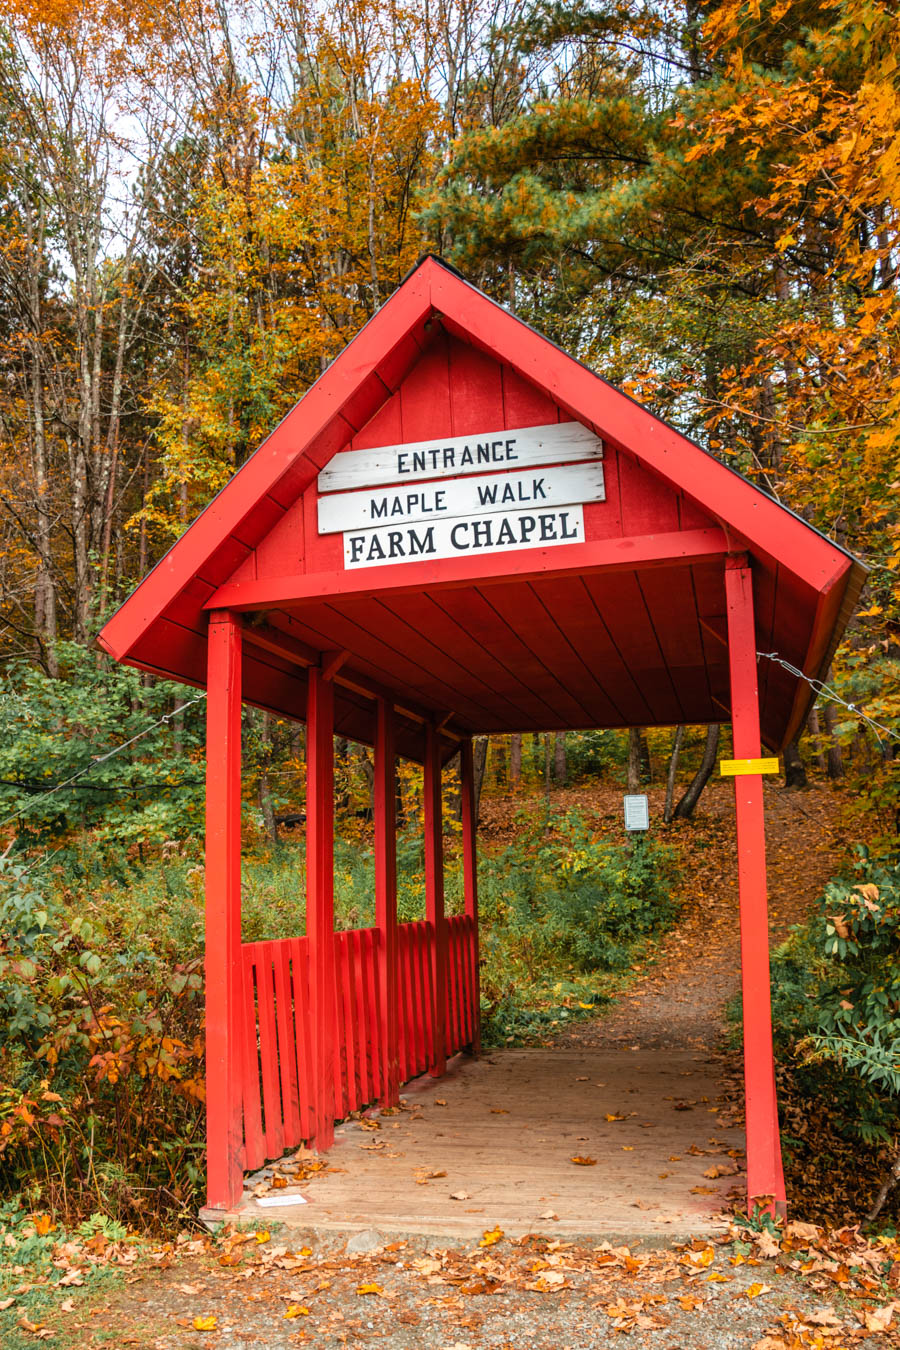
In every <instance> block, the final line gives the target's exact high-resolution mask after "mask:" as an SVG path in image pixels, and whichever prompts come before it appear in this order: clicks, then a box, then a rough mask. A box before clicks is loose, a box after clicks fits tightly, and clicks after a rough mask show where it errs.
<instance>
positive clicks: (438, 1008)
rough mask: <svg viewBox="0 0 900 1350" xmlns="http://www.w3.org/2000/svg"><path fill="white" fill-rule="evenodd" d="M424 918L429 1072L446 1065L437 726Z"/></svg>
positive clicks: (428, 768) (428, 756)
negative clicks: (428, 944) (428, 959)
mask: <svg viewBox="0 0 900 1350" xmlns="http://www.w3.org/2000/svg"><path fill="white" fill-rule="evenodd" d="M423 796H424V799H425V917H426V918H427V920H428V923H429V924H430V925H431V931H432V933H433V943H432V960H433V971H434V980H433V985H434V1009H433V1016H432V1023H431V1025H432V1034H433V1041H432V1045H433V1051H432V1059H431V1064H430V1065H429V1068H428V1072H429V1073H430V1074H431V1075H432V1077H434V1078H439V1077H440V1076H441V1074H442V1073H444V1071H445V1070H446V1068H447V920H446V918H445V917H444V827H443V816H442V807H443V802H442V800H441V745H440V737H439V735H438V732H437V728H436V727H435V726H434V725H433V723H431V722H428V723H427V724H426V726H425V771H424V791H423Z"/></svg>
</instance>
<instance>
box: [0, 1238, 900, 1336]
mask: <svg viewBox="0 0 900 1350" xmlns="http://www.w3.org/2000/svg"><path fill="white" fill-rule="evenodd" d="M40 1227H43V1230H44V1233H43V1239H44V1241H45V1242H49V1243H50V1244H51V1246H50V1251H51V1253H52V1257H51V1259H52V1266H51V1268H50V1270H49V1272H45V1273H44V1274H43V1275H42V1276H40V1277H39V1279H38V1282H41V1281H42V1282H44V1283H47V1282H49V1283H51V1284H52V1285H53V1286H54V1287H59V1288H60V1289H61V1292H62V1293H64V1294H65V1292H66V1291H67V1290H74V1291H76V1292H79V1291H81V1290H82V1287H83V1286H84V1283H85V1281H86V1280H87V1281H88V1282H89V1281H90V1279H91V1277H92V1274H95V1273H96V1272H98V1271H100V1270H103V1269H107V1270H108V1269H110V1268H113V1269H115V1270H118V1271H120V1272H121V1273H122V1275H123V1277H124V1278H125V1280H126V1284H125V1286H124V1288H123V1290H122V1292H121V1293H119V1294H117V1293H115V1292H114V1291H111V1288H110V1287H109V1286H106V1287H105V1288H104V1290H103V1292H102V1302H101V1303H100V1304H99V1305H97V1303H96V1302H95V1305H94V1307H93V1309H92V1311H90V1313H89V1315H88V1318H87V1321H84V1320H83V1319H84V1317H85V1314H86V1312H87V1308H86V1305H85V1304H84V1303H83V1302H76V1301H75V1300H73V1299H72V1298H71V1297H69V1296H68V1295H66V1296H65V1297H64V1298H62V1299H61V1300H60V1302H59V1304H58V1306H57V1307H56V1309H55V1311H54V1313H53V1315H52V1316H51V1317H48V1318H46V1320H44V1321H42V1322H38V1321H36V1320H33V1318H32V1317H30V1316H29V1315H28V1314H27V1312H25V1311H22V1309H23V1308H24V1307H25V1306H26V1304H27V1298H28V1295H29V1293H30V1292H31V1291H32V1290H33V1288H34V1287H35V1286H34V1280H33V1276H32V1277H31V1278H29V1277H28V1275H27V1273H26V1271H25V1269H24V1268H23V1267H21V1266H20V1267H19V1272H20V1277H22V1278H20V1280H19V1283H18V1284H17V1285H15V1286H13V1288H12V1291H11V1293H10V1295H9V1296H8V1297H7V1298H6V1299H4V1300H0V1315H4V1316H11V1315H12V1314H13V1313H16V1308H17V1307H18V1308H19V1311H18V1313H16V1321H15V1325H16V1326H17V1327H18V1328H20V1329H22V1330H24V1331H26V1332H28V1333H30V1334H31V1335H33V1336H34V1337H35V1338H36V1339H48V1340H50V1339H52V1338H53V1337H54V1336H56V1335H58V1334H60V1333H63V1334H67V1335H76V1334H77V1333H78V1330H79V1328H82V1329H83V1328H84V1327H87V1326H90V1327H91V1328H92V1329H93V1328H95V1327H96V1328H98V1330H99V1331H100V1332H101V1333H102V1334H105V1328H107V1327H115V1328H116V1329H117V1334H118V1335H119V1336H120V1337H121V1338H122V1342H123V1343H131V1342H130V1336H131V1335H132V1334H133V1331H135V1330H138V1329H139V1328H140V1326H141V1324H142V1322H141V1319H142V1318H143V1317H144V1313H143V1312H142V1311H141V1309H142V1307H143V1306H144V1305H149V1306H150V1308H151V1309H152V1310H153V1315H154V1316H155V1318H156V1321H155V1323H153V1324H152V1325H153V1327H154V1330H155V1332H156V1333H157V1334H159V1333H160V1332H163V1331H165V1330H166V1329H168V1328H172V1329H177V1328H182V1329H185V1330H189V1331H195V1332H200V1333H204V1334H206V1335H208V1336H209V1337H210V1339H209V1341H208V1343H209V1344H210V1345H215V1344H216V1343H217V1339H218V1333H220V1332H221V1331H223V1330H226V1329H228V1328H230V1329H232V1330H233V1329H235V1328H236V1327H238V1328H240V1327H242V1326H244V1325H245V1322H246V1325H247V1327H248V1328H249V1326H250V1325H254V1326H255V1325H256V1322H255V1320H252V1319H256V1318H257V1317H258V1316H259V1315H260V1314H261V1313H263V1314H264V1316H265V1319H266V1325H268V1326H269V1327H270V1328H273V1329H274V1328H277V1327H278V1326H279V1324H280V1326H284V1324H285V1323H288V1324H292V1325H293V1326H294V1333H293V1334H294V1336H295V1340H296V1339H298V1338H299V1340H300V1341H301V1342H303V1341H306V1340H314V1341H317V1340H319V1339H320V1338H322V1337H332V1338H333V1339H334V1340H335V1341H336V1342H337V1343H339V1344H341V1343H343V1344H354V1343H360V1344H361V1343H365V1342H366V1341H367V1340H368V1339H369V1338H372V1339H374V1340H377V1339H379V1337H383V1335H384V1334H385V1329H386V1328H389V1327H393V1328H394V1330H395V1333H396V1334H397V1335H398V1336H399V1335H401V1334H405V1331H406V1329H408V1330H409V1334H410V1335H412V1336H415V1328H417V1327H421V1328H424V1327H425V1326H429V1325H432V1324H434V1325H445V1326H446V1327H447V1329H448V1332H449V1330H450V1328H452V1329H453V1335H454V1336H455V1341H454V1342H453V1344H455V1346H456V1347H462V1346H466V1347H467V1348H468V1350H478V1348H479V1347H481V1346H482V1345H484V1344H485V1341H484V1339H483V1337H484V1335H485V1334H486V1333H488V1334H489V1332H488V1327H489V1323H490V1320H491V1318H492V1317H493V1316H494V1314H495V1313H496V1312H498V1310H500V1309H502V1308H506V1309H510V1310H513V1309H520V1310H523V1311H525V1312H527V1315H528V1318H529V1319H533V1320H534V1325H535V1327H540V1326H541V1325H542V1321H543V1318H544V1317H545V1314H550V1315H551V1316H552V1317H554V1318H557V1317H565V1316H566V1315H568V1314H567V1310H569V1311H570V1312H571V1315H572V1317H573V1322H572V1326H573V1327H574V1326H577V1325H579V1322H580V1324H581V1325H584V1326H591V1327H601V1326H602V1327H605V1328H606V1329H607V1333H608V1334H609V1335H610V1336H611V1337H614V1338H616V1339H618V1338H619V1337H624V1338H628V1337H630V1336H631V1335H632V1334H634V1333H638V1334H640V1333H645V1332H650V1331H657V1330H659V1331H664V1330H668V1331H669V1332H670V1334H676V1335H677V1334H683V1335H691V1336H695V1337H703V1336H709V1335H710V1334H712V1335H715V1331H714V1330H713V1328H714V1326H715V1325H717V1324H716V1323H713V1322H710V1321H709V1319H710V1318H714V1317H719V1316H722V1315H723V1310H727V1311H725V1312H724V1315H725V1316H727V1317H728V1318H729V1319H732V1320H733V1319H743V1320H744V1321H746V1324H747V1325H751V1324H752V1325H753V1326H756V1327H758V1328H759V1333H758V1336H757V1338H756V1339H755V1341H753V1342H752V1343H753V1344H754V1347H755V1350H801V1347H815V1348H816V1350H841V1347H850V1346H853V1345H855V1344H858V1343H865V1344H866V1345H876V1344H878V1343H880V1338H881V1337H884V1338H885V1341H884V1343H885V1344H886V1345H887V1344H889V1343H892V1337H893V1335H894V1333H895V1332H896V1331H897V1330H898V1327H900V1298H898V1297H897V1296H896V1294H895V1291H896V1289H897V1286H898V1284H900V1279H898V1272H900V1259H898V1258H900V1244H898V1243H897V1242H896V1240H894V1239H888V1238H879V1239H877V1240H874V1241H871V1240H868V1239H866V1238H865V1237H863V1236H862V1235H861V1233H860V1230H859V1229H858V1228H844V1229H839V1230H828V1229H823V1228H821V1227H817V1226H816V1225H813V1224H804V1223H800V1222H791V1223H787V1224H786V1225H778V1226H775V1225H771V1226H767V1227H763V1228H758V1229H750V1228H746V1227H744V1228H741V1227H735V1228H734V1229H733V1230H732V1231H731V1233H730V1234H727V1235H725V1236H723V1237H721V1238H720V1239H717V1240H716V1241H715V1242H710V1241H708V1240H705V1239H697V1240H694V1241H690V1242H687V1243H685V1244H682V1245H680V1246H676V1247H673V1248H672V1249H669V1250H643V1249H633V1248H631V1247H629V1246H627V1245H616V1244H612V1243H608V1242H603V1243H600V1244H599V1245H596V1246H589V1247H586V1246H583V1245H580V1244H577V1243H572V1242H564V1241H557V1240H553V1239H549V1238H546V1237H543V1236H540V1237H539V1236H537V1235H526V1236H525V1237H522V1238H519V1239H516V1240H510V1239H508V1238H507V1237H506V1235H505V1234H504V1233H503V1231H502V1230H501V1229H500V1228H499V1227H495V1228H490V1229H487V1230H485V1232H484V1235H483V1236H482V1238H481V1239H480V1241H478V1242H476V1243H474V1244H472V1245H471V1246H470V1247H468V1248H466V1247H461V1246H459V1247H452V1248H451V1247H441V1246H440V1245H436V1246H433V1247H431V1248H429V1249H427V1250H425V1251H423V1250H422V1248H421V1245H418V1246H416V1245H410V1244H409V1243H408V1242H406V1241H402V1240H399V1241H394V1242H387V1243H385V1244H384V1245H382V1246H379V1247H376V1248H374V1249H373V1250H371V1251H369V1252H366V1253H364V1254H357V1255H349V1254H348V1253H346V1252H345V1251H342V1250H340V1249H330V1250H329V1249H326V1250H314V1249H313V1248H312V1247H310V1246H309V1245H293V1244H291V1243H287V1242H285V1241H283V1240H281V1239H279V1237H278V1236H276V1235H274V1234H272V1233H270V1232H268V1231H266V1230H265V1229H258V1230H255V1231H253V1230H235V1229H226V1230H224V1231H223V1232H221V1233H220V1234H219V1235H218V1236H217V1237H210V1236H208V1235H207V1236H189V1235H182V1236H181V1237H180V1238H179V1239H178V1241H177V1242H174V1243H166V1244H164V1245H163V1246H159V1247H136V1246H135V1245H134V1244H133V1243H123V1242H120V1241H119V1242H116V1241H113V1242H110V1241H108V1240H107V1239H106V1238H104V1237H103V1236H102V1235H98V1236H96V1237H95V1238H93V1239H90V1240H88V1241H72V1240H70V1239H69V1238H68V1237H66V1238H63V1239H61V1240H59V1241H58V1242H56V1243H55V1244H53V1243H52V1237H53V1233H52V1228H51V1224H50V1220H49V1219H48V1218H46V1216H40V1215H35V1216H32V1218H31V1220H30V1221H29V1223H27V1224H26V1225H25V1226H24V1227H23V1228H21V1229H20V1230H19V1236H20V1240H21V1241H25V1242H27V1241H29V1240H30V1239H31V1236H32V1230H35V1229H37V1228H40ZM48 1230H49V1231H48ZM4 1260H5V1261H6V1262H7V1263H8V1262H11V1261H14V1260H15V1254H14V1251H13V1253H12V1254H11V1253H10V1251H9V1249H7V1254H6V1256H5V1258H4ZM8 1268H9V1267H7V1266H4V1273H6V1271H7V1269H8ZM11 1268H12V1269H13V1270H15V1267H14V1266H13V1267H11ZM135 1285H137V1288H136V1289H135V1287H134V1286H135ZM135 1295H139V1297H138V1298H137V1299H136V1298H135ZM98 1297H100V1296H98ZM573 1310H577V1311H573ZM751 1314H752V1315H751ZM748 1318H749V1321H747V1320H746V1319H748ZM247 1319H251V1320H249V1321H248V1320H247ZM2 1325H3V1323H2V1322H0V1326H2ZM144 1325H145V1326H146V1323H144ZM272 1334H273V1335H274V1334H276V1333H275V1332H274V1331H273V1333H272ZM205 1343H206V1342H205ZM292 1343H293V1342H292ZM450 1343H451V1342H450V1341H448V1345H449V1344H450ZM626 1343H627V1339H626ZM697 1343H698V1344H703V1343H709V1344H712V1341H708V1342H707V1341H700V1340H698V1341H697ZM749 1344H751V1342H750V1341H749V1340H748V1345H749Z"/></svg>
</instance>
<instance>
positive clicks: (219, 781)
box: [206, 610, 243, 1209]
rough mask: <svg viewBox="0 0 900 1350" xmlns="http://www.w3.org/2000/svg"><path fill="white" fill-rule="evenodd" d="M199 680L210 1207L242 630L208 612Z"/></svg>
mask: <svg viewBox="0 0 900 1350" xmlns="http://www.w3.org/2000/svg"><path fill="white" fill-rule="evenodd" d="M207 650H208V654H207V673H206V683H207V689H208V695H207V700H206V1187H207V1201H206V1203H207V1206H208V1207H209V1208H210V1209H232V1208H233V1207H234V1206H235V1205H237V1204H238V1202H239V1201H240V1198H241V1189H242V1176H241V1172H242V1129H241V1095H242V1061H243V1053H242V1052H243V1041H242V1038H241V1023H242V1018H241V1011H242V1010H241V1000H242V996H243V982H242V978H241V630H240V626H239V625H238V624H237V623H235V621H234V618H233V617H232V616H231V615H230V614H228V613H227V612H224V611H222V610H214V611H213V612H212V614H211V615H210V624H209V636H208V649H207Z"/></svg>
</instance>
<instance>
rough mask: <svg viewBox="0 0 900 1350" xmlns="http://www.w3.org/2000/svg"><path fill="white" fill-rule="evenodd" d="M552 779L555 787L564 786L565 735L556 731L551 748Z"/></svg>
mask: <svg viewBox="0 0 900 1350" xmlns="http://www.w3.org/2000/svg"><path fill="white" fill-rule="evenodd" d="M553 777H554V779H555V780H556V786H557V787H565V785H566V733H565V732H564V731H558V732H557V733H556V741H555V744H554V747H553Z"/></svg>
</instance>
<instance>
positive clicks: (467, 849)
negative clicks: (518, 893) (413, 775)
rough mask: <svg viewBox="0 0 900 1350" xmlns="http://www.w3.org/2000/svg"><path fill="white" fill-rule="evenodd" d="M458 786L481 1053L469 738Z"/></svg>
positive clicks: (476, 1040) (476, 1041)
mask: <svg viewBox="0 0 900 1350" xmlns="http://www.w3.org/2000/svg"><path fill="white" fill-rule="evenodd" d="M459 772H460V789H461V795H462V848H463V891H464V894H465V900H466V914H467V915H468V916H469V918H470V919H471V920H472V940H471V946H470V949H469V959H470V961H471V970H472V982H471V998H472V1004H473V1006H472V1025H473V1027H474V1035H473V1038H472V1053H473V1054H475V1055H478V1054H480V1053H481V982H480V966H479V956H478V861H477V854H476V835H477V831H478V820H477V817H476V815H475V764H474V757H473V754H472V742H471V740H464V741H463V743H462V745H461V746H460V751H459Z"/></svg>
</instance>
